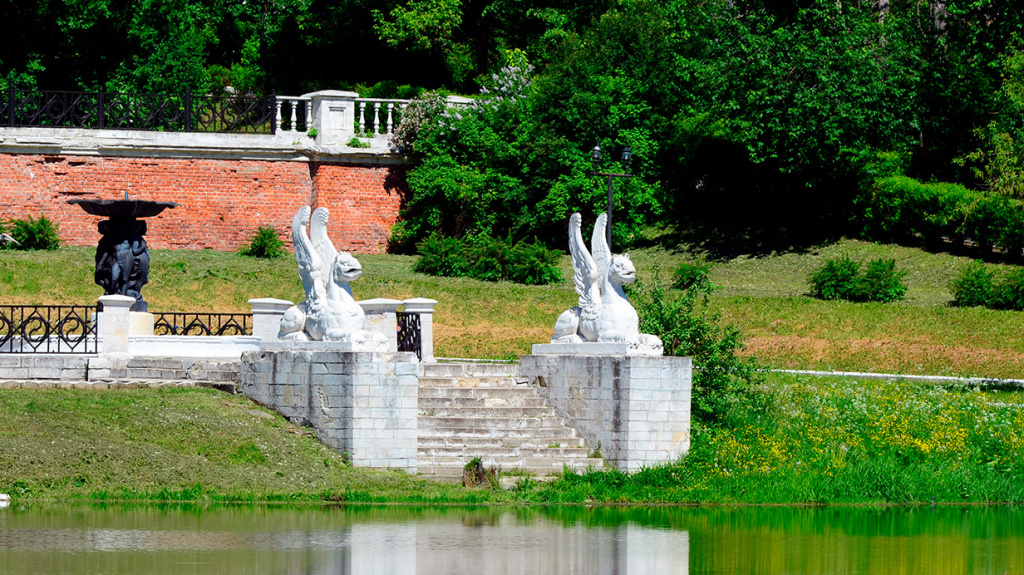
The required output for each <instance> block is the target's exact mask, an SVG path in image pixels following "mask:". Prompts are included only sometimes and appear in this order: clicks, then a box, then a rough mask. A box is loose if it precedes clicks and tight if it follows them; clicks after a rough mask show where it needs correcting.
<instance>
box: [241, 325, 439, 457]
mask: <svg viewBox="0 0 1024 575" xmlns="http://www.w3.org/2000/svg"><path fill="white" fill-rule="evenodd" d="M418 373H419V364H418V362H417V360H416V355H415V354H413V353H383V352H359V351H353V349H352V344H343V343H336V342H281V341H275V342H264V344H263V345H262V346H261V347H260V351H252V352H246V353H244V354H242V367H241V370H240V372H239V383H240V388H241V392H242V393H244V394H245V395H246V396H248V397H250V398H252V399H253V400H255V401H257V402H259V403H261V404H263V405H265V406H267V407H270V408H272V409H274V410H276V411H277V412H278V413H280V414H281V415H284V416H285V417H286V418H288V420H289V421H291V422H293V423H295V424H296V425H310V426H312V427H313V429H314V430H315V432H316V434H317V437H319V438H320V440H321V441H322V442H323V443H324V444H326V445H328V446H330V447H332V448H333V449H334V450H336V451H337V452H339V453H341V454H343V455H345V456H346V457H347V458H348V460H349V461H350V462H351V463H352V465H353V466H355V467H377V468H397V469H404V470H406V471H408V472H410V473H415V472H416V457H417V455H416V441H417V435H418V425H417V416H418V402H419V397H418V394H419V378H418Z"/></svg>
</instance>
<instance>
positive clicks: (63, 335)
mask: <svg viewBox="0 0 1024 575" xmlns="http://www.w3.org/2000/svg"><path fill="white" fill-rule="evenodd" d="M95 313H96V306H92V305H75V306H50V305H36V306H22V305H0V353H97V352H98V348H99V345H98V337H97V332H96V325H95V323H94V322H93V317H94V316H93V314H95Z"/></svg>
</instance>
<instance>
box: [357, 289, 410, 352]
mask: <svg viewBox="0 0 1024 575" xmlns="http://www.w3.org/2000/svg"><path fill="white" fill-rule="evenodd" d="M356 303H358V304H359V306H360V307H362V308H363V311H364V312H366V323H365V324H364V325H363V329H365V330H367V331H375V332H378V333H382V334H384V337H386V338H388V351H398V319H397V318H396V317H395V310H397V309H398V306H400V305H402V302H401V301H399V300H397V299H385V298H376V299H364V300H362V301H359V302H356Z"/></svg>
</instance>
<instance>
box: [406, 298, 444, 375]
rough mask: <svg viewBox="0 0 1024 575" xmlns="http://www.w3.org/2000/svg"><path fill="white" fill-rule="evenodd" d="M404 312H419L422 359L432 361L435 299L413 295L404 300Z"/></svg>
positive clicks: (426, 361)
mask: <svg viewBox="0 0 1024 575" xmlns="http://www.w3.org/2000/svg"><path fill="white" fill-rule="evenodd" d="M402 303H403V304H405V312H406V313H418V314H420V346H421V350H422V354H421V355H422V361H423V362H425V363H432V362H434V361H436V360H435V359H434V306H435V305H437V300H436V299H429V298H425V297H414V298H412V299H407V300H405V301H404V302H402Z"/></svg>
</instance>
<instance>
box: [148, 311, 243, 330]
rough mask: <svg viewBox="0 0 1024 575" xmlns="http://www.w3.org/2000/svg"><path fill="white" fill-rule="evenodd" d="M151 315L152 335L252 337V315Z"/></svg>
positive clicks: (183, 313) (172, 313) (171, 313)
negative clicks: (152, 316)
mask: <svg viewBox="0 0 1024 575" xmlns="http://www.w3.org/2000/svg"><path fill="white" fill-rule="evenodd" d="M153 315H154V318H153V334H154V335H252V314H246V313H186V312H167V313H155V314H153Z"/></svg>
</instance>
